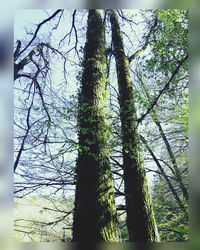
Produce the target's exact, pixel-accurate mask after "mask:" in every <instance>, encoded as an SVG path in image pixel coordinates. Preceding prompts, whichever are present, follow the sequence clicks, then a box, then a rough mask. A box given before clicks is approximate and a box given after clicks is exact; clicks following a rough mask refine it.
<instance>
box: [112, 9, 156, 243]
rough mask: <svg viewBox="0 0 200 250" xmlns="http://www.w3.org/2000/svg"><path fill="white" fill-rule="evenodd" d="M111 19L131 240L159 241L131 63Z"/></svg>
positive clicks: (113, 18) (118, 30)
mask: <svg viewBox="0 0 200 250" xmlns="http://www.w3.org/2000/svg"><path fill="white" fill-rule="evenodd" d="M110 20H111V25H112V41H113V45H114V56H115V60H116V69H117V77H118V87H119V104H120V119H121V126H122V130H121V132H122V143H123V168H124V183H125V195H126V210H127V225H128V231H129V240H130V241H135V242H158V241H159V236H158V232H157V226H156V222H155V218H154V213H153V208H152V204H151V198H150V195H149V191H148V184H147V180H146V174H145V168H144V163H143V159H142V155H141V145H140V137H139V133H138V131H137V125H138V124H137V115H136V109H135V101H134V96H133V88H132V83H131V80H130V73H129V60H128V58H127V57H126V56H125V53H124V46H123V40H122V35H121V31H120V27H119V23H118V19H117V15H116V12H115V11H113V10H111V11H110Z"/></svg>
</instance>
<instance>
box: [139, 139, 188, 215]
mask: <svg viewBox="0 0 200 250" xmlns="http://www.w3.org/2000/svg"><path fill="white" fill-rule="evenodd" d="M140 138H141V140H142V142H143V143H144V145H145V147H146V148H147V150H148V151H149V153H150V154H151V156H152V158H153V160H154V161H155V163H156V165H157V167H158V169H159V170H160V173H161V174H162V176H163V178H164V179H165V181H166V183H167V185H168V187H169V189H170V190H171V192H172V194H173V196H174V198H175V200H176V201H177V203H178V205H179V207H180V208H181V209H182V211H183V212H184V213H185V216H186V217H187V218H188V212H187V210H186V208H185V206H184V204H183V203H182V201H181V200H180V198H179V196H178V193H177V191H176V190H175V188H174V186H173V185H172V183H171V181H170V179H169V178H168V176H167V175H166V173H165V171H164V169H163V168H162V166H161V164H160V162H159V160H158V159H157V157H156V156H155V154H154V153H153V151H152V150H151V148H150V146H149V145H148V143H147V141H146V140H145V138H144V137H143V136H140Z"/></svg>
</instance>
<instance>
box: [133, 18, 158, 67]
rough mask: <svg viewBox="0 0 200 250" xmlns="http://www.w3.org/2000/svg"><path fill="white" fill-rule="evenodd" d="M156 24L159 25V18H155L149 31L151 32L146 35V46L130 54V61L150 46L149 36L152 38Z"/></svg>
mask: <svg viewBox="0 0 200 250" xmlns="http://www.w3.org/2000/svg"><path fill="white" fill-rule="evenodd" d="M156 25H157V18H156V19H155V21H154V24H153V26H152V27H151V28H150V31H149V33H148V35H147V37H146V41H145V44H144V46H143V47H142V48H141V49H139V50H137V51H136V52H135V53H134V54H133V55H132V56H130V57H129V58H128V60H129V63H130V62H131V61H133V60H134V59H135V58H136V57H137V56H138V55H139V54H140V53H142V52H143V51H144V50H145V49H146V48H147V46H148V44H149V38H150V36H151V34H152V32H153V31H154V29H155V27H156Z"/></svg>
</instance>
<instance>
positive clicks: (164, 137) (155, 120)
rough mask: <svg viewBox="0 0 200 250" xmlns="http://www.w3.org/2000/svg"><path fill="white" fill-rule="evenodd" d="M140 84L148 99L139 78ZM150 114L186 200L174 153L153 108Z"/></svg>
mask: <svg viewBox="0 0 200 250" xmlns="http://www.w3.org/2000/svg"><path fill="white" fill-rule="evenodd" d="M141 85H142V87H143V89H144V91H145V94H146V96H147V98H148V99H149V100H150V96H149V93H148V90H147V88H146V86H145V85H144V83H143V81H142V80H141ZM150 114H151V117H152V119H153V121H154V122H155V124H156V126H157V128H158V130H159V132H160V135H161V137H162V139H163V142H164V144H165V146H166V148H167V152H168V154H169V157H170V161H171V163H172V166H173V169H174V173H175V177H176V179H177V181H178V183H179V186H180V189H181V192H182V194H183V197H184V198H185V200H186V201H188V191H187V188H186V186H185V184H184V182H183V178H182V176H181V172H180V169H179V167H178V165H177V163H176V158H175V155H174V153H173V150H172V148H171V146H170V144H169V141H168V139H167V137H166V135H165V133H164V130H163V128H162V126H161V123H160V121H159V119H158V116H157V113H156V111H155V109H152V110H151V112H150Z"/></svg>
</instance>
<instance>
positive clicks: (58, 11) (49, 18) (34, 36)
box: [18, 9, 63, 56]
mask: <svg viewBox="0 0 200 250" xmlns="http://www.w3.org/2000/svg"><path fill="white" fill-rule="evenodd" d="M61 11H63V10H61V9H59V10H57V11H55V12H54V13H53V15H51V16H50V17H48V18H47V19H45V20H44V21H42V22H41V23H39V24H38V26H37V29H36V30H35V33H34V35H33V38H32V39H31V40H30V42H29V43H28V44H27V45H26V47H25V48H24V49H23V50H22V51H21V52H20V53H19V54H18V56H19V55H20V54H22V53H23V52H24V51H25V50H26V49H27V48H28V47H29V46H30V45H31V43H32V42H33V41H34V40H35V38H36V36H37V33H38V31H39V30H40V28H41V26H42V25H43V24H45V23H46V22H49V21H50V20H51V19H52V18H54V17H55V16H56V15H57V14H58V13H60V12H61Z"/></svg>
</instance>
